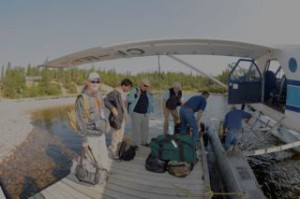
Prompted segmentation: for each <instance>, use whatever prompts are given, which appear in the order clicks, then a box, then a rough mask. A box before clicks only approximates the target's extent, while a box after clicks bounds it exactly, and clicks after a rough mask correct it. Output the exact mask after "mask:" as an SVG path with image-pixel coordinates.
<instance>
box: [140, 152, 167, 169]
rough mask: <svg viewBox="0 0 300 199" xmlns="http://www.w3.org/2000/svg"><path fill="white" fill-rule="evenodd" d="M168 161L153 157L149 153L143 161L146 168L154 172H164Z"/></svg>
mask: <svg viewBox="0 0 300 199" xmlns="http://www.w3.org/2000/svg"><path fill="white" fill-rule="evenodd" d="M167 164H168V161H166V160H162V159H160V158H158V157H154V156H153V155H152V154H151V153H150V154H149V156H148V158H147V159H146V162H145V167H146V170H148V171H151V172H155V173H164V172H166V171H167Z"/></svg>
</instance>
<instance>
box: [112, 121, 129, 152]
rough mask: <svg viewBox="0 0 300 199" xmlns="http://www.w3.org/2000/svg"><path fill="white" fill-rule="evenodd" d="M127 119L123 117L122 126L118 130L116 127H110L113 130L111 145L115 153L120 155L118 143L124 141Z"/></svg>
mask: <svg viewBox="0 0 300 199" xmlns="http://www.w3.org/2000/svg"><path fill="white" fill-rule="evenodd" d="M125 123H126V122H125V119H123V122H122V125H121V128H120V129H118V130H116V129H114V128H111V129H110V132H111V145H110V149H111V151H112V152H113V154H114V155H118V154H117V153H118V147H119V146H118V145H119V144H120V143H121V142H122V141H123V138H124V130H125Z"/></svg>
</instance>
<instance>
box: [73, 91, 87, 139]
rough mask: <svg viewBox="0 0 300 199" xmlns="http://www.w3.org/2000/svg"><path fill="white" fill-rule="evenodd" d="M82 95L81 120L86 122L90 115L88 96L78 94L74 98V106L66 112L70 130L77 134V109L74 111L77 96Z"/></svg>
mask: <svg viewBox="0 0 300 199" xmlns="http://www.w3.org/2000/svg"><path fill="white" fill-rule="evenodd" d="M79 97H82V98H83V110H84V111H83V112H84V113H83V120H84V123H86V124H87V123H88V119H89V115H90V111H89V110H90V104H89V100H88V97H87V96H86V95H82V94H80V95H78V96H77V98H76V102H75V106H74V107H73V108H72V109H71V110H70V111H68V112H67V117H68V122H69V126H70V127H71V129H72V131H73V132H74V133H77V134H79V133H80V131H79V127H78V124H77V111H76V107H77V103H78V98H79Z"/></svg>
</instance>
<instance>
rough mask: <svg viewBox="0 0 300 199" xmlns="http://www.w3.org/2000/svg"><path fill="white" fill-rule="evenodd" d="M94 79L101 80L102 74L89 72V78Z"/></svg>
mask: <svg viewBox="0 0 300 199" xmlns="http://www.w3.org/2000/svg"><path fill="white" fill-rule="evenodd" d="M94 79H99V80H100V75H99V74H98V73H96V72H92V73H90V74H89V77H88V80H94Z"/></svg>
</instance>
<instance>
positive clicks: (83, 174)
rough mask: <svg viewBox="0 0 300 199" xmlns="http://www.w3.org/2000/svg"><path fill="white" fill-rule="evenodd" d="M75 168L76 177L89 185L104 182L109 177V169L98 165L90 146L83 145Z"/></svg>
mask: <svg viewBox="0 0 300 199" xmlns="http://www.w3.org/2000/svg"><path fill="white" fill-rule="evenodd" d="M76 161H77V165H76V167H75V170H74V174H75V176H76V178H77V179H78V180H79V181H80V182H82V183H84V184H87V185H96V184H102V183H104V182H105V181H106V179H107V177H108V176H107V174H108V172H107V170H106V169H103V168H100V167H99V166H98V165H97V162H96V160H95V157H94V155H93V153H92V150H91V148H90V147H88V146H86V147H83V150H82V153H81V155H80V156H79V157H78V159H77V160H76Z"/></svg>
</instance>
